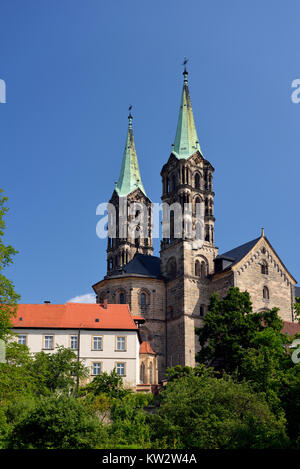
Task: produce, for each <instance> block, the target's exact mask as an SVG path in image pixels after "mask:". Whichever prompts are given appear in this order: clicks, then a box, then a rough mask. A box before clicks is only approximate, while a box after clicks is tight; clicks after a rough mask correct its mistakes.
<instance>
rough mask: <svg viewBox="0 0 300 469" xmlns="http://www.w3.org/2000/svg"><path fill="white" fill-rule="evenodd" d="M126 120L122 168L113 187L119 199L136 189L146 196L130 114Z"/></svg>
mask: <svg viewBox="0 0 300 469" xmlns="http://www.w3.org/2000/svg"><path fill="white" fill-rule="evenodd" d="M128 119H129V125H128V132H127V138H126V143H125V149H124V154H123V161H122V167H121V172H120V176H119V180H118V183H117V185H116V187H115V191H116V192H117V194H118V196H119V197H125V196H126V195H128V194H130V193H131V192H133V191H135V190H136V189H137V188H138V187H139V188H140V189H141V191H142V192H143V193H144V194H145V195H146V191H145V189H144V186H143V183H142V178H141V174H140V168H139V164H138V159H137V154H136V150H135V144H134V137H133V130H132V115H131V114H129V116H128Z"/></svg>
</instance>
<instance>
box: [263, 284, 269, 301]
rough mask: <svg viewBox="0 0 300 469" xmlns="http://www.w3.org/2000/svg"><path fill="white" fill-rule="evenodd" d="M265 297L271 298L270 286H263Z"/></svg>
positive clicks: (265, 298)
mask: <svg viewBox="0 0 300 469" xmlns="http://www.w3.org/2000/svg"><path fill="white" fill-rule="evenodd" d="M263 299H264V300H269V299H270V292H269V289H268V287H264V288H263Z"/></svg>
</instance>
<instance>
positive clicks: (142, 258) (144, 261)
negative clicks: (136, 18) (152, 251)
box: [112, 254, 162, 278]
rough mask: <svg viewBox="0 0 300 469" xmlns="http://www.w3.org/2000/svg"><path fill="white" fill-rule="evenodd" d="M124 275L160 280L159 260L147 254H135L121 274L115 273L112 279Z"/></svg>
mask: <svg viewBox="0 0 300 469" xmlns="http://www.w3.org/2000/svg"><path fill="white" fill-rule="evenodd" d="M124 274H132V275H142V276H145V277H153V278H162V275H161V270H160V258H159V257H156V256H149V255H147V254H136V255H135V256H134V258H133V259H132V260H131V261H130V262H128V264H126V265H125V266H124V267H123V269H122V273H120V272H116V273H115V274H114V275H112V277H115V276H120V275H124Z"/></svg>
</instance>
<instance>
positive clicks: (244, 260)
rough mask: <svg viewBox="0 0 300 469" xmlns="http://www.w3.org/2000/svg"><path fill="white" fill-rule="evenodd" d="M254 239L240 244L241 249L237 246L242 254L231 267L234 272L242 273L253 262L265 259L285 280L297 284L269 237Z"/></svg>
mask: <svg viewBox="0 0 300 469" xmlns="http://www.w3.org/2000/svg"><path fill="white" fill-rule="evenodd" d="M254 241H255V240H253V241H252V242H249V243H246V244H245V245H242V246H240V247H239V248H242V249H240V251H239V248H236V250H237V252H239V254H240V256H239V258H238V257H237V260H236V261H235V262H234V263H233V264H232V265H231V266H230V268H231V269H232V270H233V271H234V272H237V273H239V274H241V273H242V272H244V271H245V270H246V269H247V268H248V267H249V266H250V265H251V264H252V263H253V262H258V261H259V260H265V261H266V262H267V263H268V264H270V265H272V266H273V267H274V268H275V269H276V270H277V271H278V273H279V274H280V275H281V276H283V277H284V280H286V281H287V282H290V283H291V284H292V285H295V284H296V283H297V282H296V280H295V278H294V277H293V276H292V275H291V274H290V272H289V271H288V270H287V268H286V267H285V265H284V264H283V262H282V261H281V259H280V258H279V256H278V255H277V253H276V251H275V250H274V248H273V246H272V245H271V243H270V242H269V241H268V239H267V238H266V237H265V236H262V237H261V238H258V239H257V240H256V241H257V242H254ZM251 244H253V246H252V247H250V246H251ZM246 245H248V246H246ZM247 248H248V249H247ZM234 251H235V250H232V251H228V253H229V252H231V254H232V253H233V252H234ZM246 251H247V252H246Z"/></svg>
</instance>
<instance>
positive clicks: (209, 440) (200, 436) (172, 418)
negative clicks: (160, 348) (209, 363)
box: [152, 375, 289, 449]
mask: <svg viewBox="0 0 300 469" xmlns="http://www.w3.org/2000/svg"><path fill="white" fill-rule="evenodd" d="M152 429H153V434H152V438H153V439H154V438H156V445H157V446H158V447H161V446H160V442H163V445H164V446H163V447H167V448H190V449H193V448H201V449H237V448H239V449H244V448H257V449H259V448H283V447H286V446H287V445H288V443H289V440H288V438H287V435H286V432H285V419H284V418H283V417H280V418H278V417H276V416H275V415H274V413H273V412H272V411H271V410H270V408H269V406H268V404H267V402H266V400H265V399H264V396H263V394H258V393H254V392H253V390H252V389H251V387H250V386H249V385H248V384H247V383H245V382H243V383H235V382H234V381H233V380H232V379H231V378H230V377H228V376H227V377H225V378H219V379H217V378H212V377H210V376H206V375H204V376H202V377H199V376H194V375H190V376H184V377H182V378H178V379H176V380H175V381H173V382H170V383H168V384H167V386H166V389H165V390H164V391H162V393H161V405H160V408H159V411H158V414H157V415H156V416H154V417H153V422H152Z"/></svg>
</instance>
